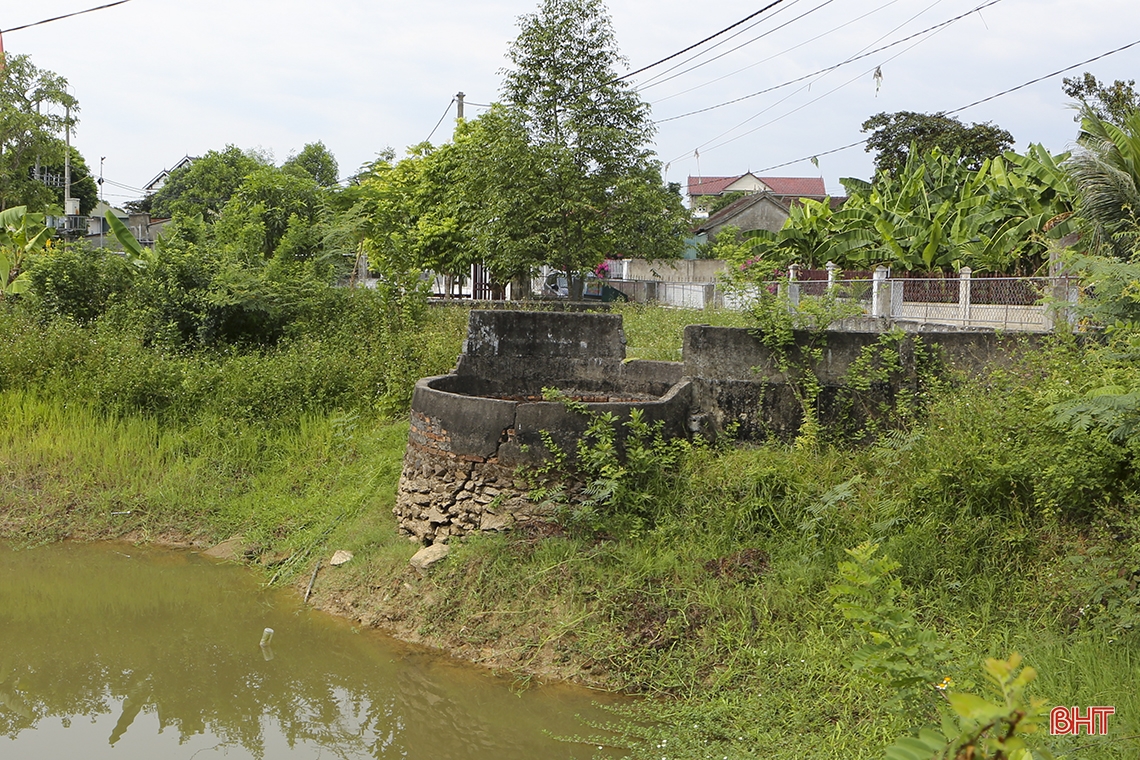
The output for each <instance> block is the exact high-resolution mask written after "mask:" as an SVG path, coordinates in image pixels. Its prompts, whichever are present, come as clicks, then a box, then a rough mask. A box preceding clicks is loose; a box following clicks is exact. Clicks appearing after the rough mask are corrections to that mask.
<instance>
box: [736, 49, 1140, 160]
mask: <svg viewBox="0 0 1140 760" xmlns="http://www.w3.org/2000/svg"><path fill="white" fill-rule="evenodd" d="M1137 45H1140V40H1136V41H1135V42H1129V43H1128V44H1127V45H1121V46H1120V47H1118V48H1115V49H1113V50H1109V51H1107V52H1104V53H1101V54H1100V55H1097V56H1093V57H1092V58H1089V59H1088V60H1085V61H1081V62H1080V63H1074V64H1073V65H1072V66H1066V67H1065V68H1063V69H1058V70H1057V71H1054V72H1052V73H1050V74H1045V75H1044V76H1040V77H1036V78H1034V79H1030V80H1029V81H1028V82H1023V83H1021V84H1019V85H1017V86H1016V87H1010V88H1009V89H1008V90H1002V91H1001V92H998V93H994V94H993V95H990V96H989V97H986V98H982V99H981V100H975V101H974V102H973V103H969V104H967V105H964V106H962V107H960V108H955V109H954V110H952V111H941V112H940V113H941V115H943V116H945V115H949V114H954V113H960V112H962V111H965V110H966V109H968V108H973V107H974V106H978V105H981V104H982V103H988V102H989V101H991V100H995V99H997V98H1000V97H1002V96H1003V95H1009V94H1010V93H1011V92H1017V91H1018V90H1022V89H1025V88H1026V87H1028V86H1030V85H1032V84H1037V83H1038V82H1043V81H1045V80H1046V79H1052V78H1053V77H1056V76H1060V75H1061V74H1067V73H1068V72H1070V71H1072V70H1073V69H1077V68H1080V67H1081V66H1087V65H1088V64H1090V63H1094V62H1096V61H1099V60H1100V59H1102V58H1107V57H1108V56H1110V55H1115V54H1116V53H1121V52H1123V51H1125V50H1128V49H1129V48H1134V47H1136V46H1137ZM869 139H870V138H864V139H862V140H860V141H859V142H853V143H851V144H850V145H844V146H843V147H842V148H833V149H831V150H827V151H824V152H822V153H813V154H812V155H810V156H804V157H803V158H797V159H794V160H792V161H785V162H784V163H782V164H775V165H774V166H769V167H767V168H764V169H758V170H757V171H761V172H767V171H771V170H773V169H781V168H783V167H785V166H791V165H792V164H798V163H801V162H803V161H810V160H812V159H813V158H819V157H820V156H827V155H830V154H832V153H838V152H840V151H843V150H849V149H851V148H854V147H857V146H859V145H862V144H863V143H865V142H867V140H869Z"/></svg>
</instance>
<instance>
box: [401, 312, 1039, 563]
mask: <svg viewBox="0 0 1140 760" xmlns="http://www.w3.org/2000/svg"><path fill="white" fill-rule="evenodd" d="M887 327H889V325H880V324H877V323H876V324H868V325H863V324H860V325H859V326H858V327H857V328H856V329H854V330H847V331H832V332H829V333H828V335H827V336H826V341H825V346H826V347H825V350H824V352H823V355H822V359H821V361H819V362H818V363H817V362H812V364H813V369H814V371H815V373H816V374H817V377H818V379H819V380H820V382H821V383H822V385H823V390H822V392H821V394H820V397H819V399H818V402H819V412H820V417H821V421H822V422H824V424H829V411H828V410H829V407H830V406H831V405H832V401H831V399H832V397H835V396H836V394H837V393H840V392H841V391H842V390H843V386H844V385H845V383H846V382H847V374H848V372H849V371H850V370H851V368H852V366H853V365H854V364H855V362H856V360H857V359H858V357H859V356H860V353H861V352H862V350H863V349H864V348H866V347H868V346H871V345H873V344H874V343H875V342H876V341H877V340H878V338H879V336H880V335H881V334H882V331H883V330H884V329H886V328H887ZM918 337H919V336H918V335H913V334H912V335H909V336H907V338H906V340H904V341H903V342H902V343H901V344H900V345H899V359H900V362H901V364H902V365H903V366H904V369H903V372H902V376H901V378H898V379H896V380H894V381H892V382H891V383H887V384H883V385H884V387H882V388H877V387H876V388H873V390H874V392H875V393H876V394H878V395H877V396H876V398H877V399H880V400H882V401H883V402H885V403H890V402H891V401H892V400H893V398H894V395H895V394H896V393H898V392H900V391H903V390H907V389H906V388H903V387H902V386H904V385H906V384H907V383H911V382H913V380H914V378H913V375H914V369H913V367H914V358H913V356H914V351H913V345H914V341H915V340H916V339H918ZM808 338H809V336H807V335H806V334H804V335H797V336H796V341H795V344H794V345H793V346H792V347H791V350H790V353H791V358H792V360H793V361H795V360H797V359H800V360H802V359H804V358H805V357H804V356H803V355H802V353H801V351H800V347H801V346H802V345H806V342H807V340H808ZM921 338H922V340H923V341H924V342H926V343H927V344H929V345H933V346H936V347H937V350H938V351H939V353H940V354H941V356H942V358H943V360H944V361H945V362H946V363H947V364H948V365H950V366H953V367H956V368H958V369H959V370H961V371H966V372H976V371H978V370H980V369H981V368H983V367H985V366H987V365H990V364H992V363H993V362H995V361H998V362H1000V361H1003V360H1005V359H1006V358H1007V357H1009V356H1010V355H1012V354H1014V353H1016V350H1018V349H1019V347H1022V346H1024V345H1025V344H1024V343H1023V342H1022V341H1021V339H1018V338H1016V337H1013V336H1003V335H996V334H994V333H992V332H988V333H983V332H959V333H945V332H939V333H925V332H924V333H922V334H921ZM624 357H625V341H624V335H623V333H622V328H621V318H620V317H618V316H616V315H594V314H561V313H541V312H509V311H496V312H481V311H473V312H472V313H471V317H470V321H469V325H468V339H467V341H466V343H465V345H464V353H463V355H462V356H461V357H460V360H459V363H458V365H457V368H456V370H455V371H454V372H453V373H451V374H449V375H443V376H440V377H433V378H424V379H421V380H420V381H419V382H418V383H417V384H416V390H415V393H414V395H413V399H412V412H411V429H410V432H409V436H408V445H407V450H406V453H405V457H404V467H403V471H402V474H401V477H400V485H399V490H398V492H397V496H396V506H395V508H394V509H393V512H394V513H395V515H396V518H397V522H398V524H399V529H400V532H401V534H402V535H405V536H407V537H408V538H409V539H411V540H413V541H416V542H418V543H421V544H424V545H430V544H436V543H446V542H448V541H449V540H450V539H451V538H452V537H454V536H462V535H465V534H468V533H471V532H474V531H500V530H506V529H508V528H509V527H511V526H512V525H513V524H515V523H517V522H525V521H529V520H533V519H549V518H550V517H551V514H550V513H549V511H548V510H545V509H544V508H543V507H541V506H540V505H537V504H535V503H533V502H531V501H530V500H529V499H528V498H527V492H528V488H529V485H528V484H527V483H526V482H525V481H524V479H523V478H520V477H519V476H518V475H517V472H519V471H523V472H525V471H526V470H527V468H529V469H531V470H533V468H535V467H536V466H538V465H539V464H540V463H541V462H542V461H544V458H545V456H546V452H545V449H544V446H543V435H544V434H549V436H550V437H551V438H552V439H553V440H554V442H555V444H556V445H557V446H558V447H559V448H561V449H562V450H563V451H565V452H567V453H568V454H570V455H571V456H573V453H574V451H575V450H576V444H577V441H578V440H579V438H580V437H581V436H582V434H583V433H584V431H585V429H586V425H587V423H588V420H587V418H586V417H585V416H583V415H582V414H579V413H577V412H573V411H571V410H568V409H567V408H566V407H565V406H564V405H563V404H561V403H558V402H546V401H540V400H537V399H539V398H541V395H542V389H543V388H544V387H549V386H554V387H557V388H559V389H560V390H562V391H563V392H564V393H567V394H569V395H571V396H572V397H575V398H577V399H579V400H583V401H585V402H586V403H587V406H588V407H589V408H590V409H591V410H592V411H594V412H607V413H612V414H614V415H615V416H616V418H617V419H618V420H622V419H628V417H629V415H630V414H631V413H632V411H633V410H634V409H640V410H641V411H642V413H643V414H644V416H645V419H646V420H647V421H648V422H650V423H651V424H653V423H657V422H660V423H661V424H662V425H663V430H662V432H663V435H665V437H667V438H678V437H686V436H688V435H690V434H691V432H693V431H694V430H697V429H699V430H702V431H706V432H709V433H712V434H715V433H716V432H717V431H719V430H724V429H725V428H727V427H729V426H730V425H731V426H733V427H735V428H736V435H737V436H738V438H739V439H741V440H746V441H748V440H752V441H762V440H767V439H769V438H771V437H773V436H774V437H777V438H789V437H791V436H793V435H795V433H796V431H797V429H798V428H799V425H800V423H801V420H800V407H799V404H798V402H797V401H796V399H795V397H794V394H793V393H792V392H791V388H790V387H789V386H788V383H787V379H786V378H785V377H784V376H783V373H782V372H780V370H779V368H778V367H777V366H776V364H777V363H776V362H775V361H774V359H773V356H772V355H771V352H770V351H769V350H768V349H767V348H766V347H765V346H764V344H763V342H762V341H760V340H759V339H758V338H757V337H756V335H755V334H754V333H753V332H752V331H749V330H745V329H736V328H718V327H709V326H707V325H692V326H689V327H688V328H686V330H685V341H684V362H683V364H682V363H676V362H645V361H632V362H628V361H625V360H624ZM911 390H914V389H911ZM617 432H618V433H619V440H618V448H619V451H620V450H621V445H622V442H621V439H620V433H621V432H622V431H621V428H620V423H619V428H618V431H617ZM520 468H522V469H521V470H520Z"/></svg>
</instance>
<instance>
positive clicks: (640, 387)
mask: <svg viewBox="0 0 1140 760" xmlns="http://www.w3.org/2000/svg"><path fill="white" fill-rule="evenodd" d="M624 357H625V342H624V335H623V333H622V330H621V317H620V316H615V315H609V314H576V313H552V312H512V311H473V312H472V313H471V316H470V319H469V322H468V337H467V340H466V341H465V343H464V352H463V354H462V355H461V356H460V358H459V363H458V365H457V367H456V370H455V372H453V373H451V374H449V375H441V376H438V377H430V378H424V379H422V380H420V381H419V382H418V383H416V389H415V392H414V394H413V396H412V413H411V430H410V432H409V436H408V448H407V453H406V455H405V458H404V469H403V472H402V474H401V478H400V486H399V490H398V493H397V497H396V506H395V508H394V510H393V511H394V512H395V514H396V517H397V521H398V523H399V525H400V530H401V532H402V533H403V534H404V535H406V536H408V537H410V538H412V539H413V540H415V541H418V542H421V543H425V544H430V543H433V542H441V541H442V542H446V541H448V540H450V538H451V537H452V536H457V535H465V534H466V533H469V532H471V531H473V530H502V529H505V528H507V527H509V526H510V525H511V524H513V523H514V522H518V521H525V520H529V519H532V518H533V517H535V516H537V515H542V514H544V512H543V510H542V509H541V508H540V507H539V506H537V505H534V504H532V503H531V502H530V501H529V500H528V499H527V498H526V494H527V490H528V488H529V486H528V485H527V484H526V483H523V482H520V480H519V479H518V478H517V477H516V472H518V471H519V469H520V468H531V469H532V470H533V468H535V467H537V466H538V465H541V464H542V463H543V462H545V461H546V460H547V459H548V457H549V453H550V452H549V451H548V449H547V445H546V444H547V442H548V441H549V442H551V443H553V445H554V446H555V447H557V448H558V449H559V450H561V451H564V452H566V453H567V454H568V455H569V457H570V461H573V459H574V455H575V452H576V451H577V446H578V442H579V441H580V440H581V439H582V437H583V435H584V434H585V433H586V429H587V426H588V425H589V423H590V419H591V415H594V414H604V413H609V414H613V415H614V416H615V418H616V419H617V420H618V423H617V428H616V432H617V434H618V435H617V444H618V448H619V451H620V450H621V446H622V443H623V440H624V427H622V422H624V421H625V420H628V419H629V418H630V415H631V413H632V412H633V410H634V409H638V410H640V411H641V413H642V415H643V417H644V419H645V420H646V421H647V422H649V423H651V424H655V423H658V422H660V424H661V425H662V431H663V434H664V435H665V436H666V437H668V438H676V437H685V436H687V435H688V433H689V429H688V423H689V412H690V409H691V406H692V396H691V390H690V384H689V383H688V382H687V381H684V380H683V379H682V377H681V369H682V366H681V364H679V363H677V362H649V361H631V362H626V361H624ZM545 388H556V389H558V390H559V391H560V392H562V393H563V394H565V395H566V396H568V397H569V398H572V399H574V400H576V401H580V402H583V403H584V404H585V406H586V409H587V410H588V412H589V414H582V413H580V412H578V411H575V410H573V409H570V408H568V406H567V405H566V404H564V403H562V402H559V401H545V400H543V389H545Z"/></svg>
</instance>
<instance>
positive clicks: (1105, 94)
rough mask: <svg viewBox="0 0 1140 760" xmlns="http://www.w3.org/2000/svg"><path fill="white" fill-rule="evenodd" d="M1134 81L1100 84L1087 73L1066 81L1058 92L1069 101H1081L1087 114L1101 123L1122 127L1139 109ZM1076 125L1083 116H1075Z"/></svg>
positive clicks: (1067, 78) (1138, 96)
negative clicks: (1060, 91)
mask: <svg viewBox="0 0 1140 760" xmlns="http://www.w3.org/2000/svg"><path fill="white" fill-rule="evenodd" d="M1135 84H1136V80H1134V79H1129V80H1128V81H1126V82H1125V81H1122V80H1120V79H1117V80H1116V81H1114V82H1113V83H1112V84H1102V83H1101V82H1100V80H1098V79H1097V78H1096V77H1095V76H1093V75H1092V74H1091V73H1090V72H1088V71H1086V72H1085V73H1084V74H1083V75H1082V76H1081V77H1080V79H1078V78H1076V77H1065V78H1064V79H1063V80H1062V87H1061V89H1062V90H1064V92H1065V94H1066V95H1068V96H1069V97H1070V98H1074V99H1076V100H1078V101H1080V103H1081V105H1082V106H1084V108H1085V109H1087V110H1088V112H1089V113H1090V114H1091V115H1092V116H1095V117H1096V118H1098V119H1100V120H1102V121H1110V122H1112V123H1114V124H1116V125H1122V124H1124V122H1125V121H1126V120H1127V119H1128V117H1129V116H1131V115H1132V113H1133V112H1134V111H1135V110H1136V109H1137V107H1140V94H1137V92H1136V90H1135V87H1134V86H1135ZM1076 118H1077V121H1080V120H1081V119H1082V116H1077V117H1076Z"/></svg>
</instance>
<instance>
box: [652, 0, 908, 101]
mask: <svg viewBox="0 0 1140 760" xmlns="http://www.w3.org/2000/svg"><path fill="white" fill-rule="evenodd" d="M897 2H899V0H888V2H886V3H884V4H882V5H880V6H879V7H878V8H872V9H871V10H869V11H867V12H866V13H864V14H862V15H860V16H856V17H855V18H853V19H851V20H850V21H845V22H843V23H842V24H840V25H839V26H835V27H832V28H831V29H828V30H827V31H826V32H821V33H819V34H817V35H816V36H814V37H810V38H808V39H806V40H804V41H803V42H800V43H798V44H796V45H792V46H791V47H790V48H784V49H783V50H781V51H780V52H778V53H773V54H772V55H770V56H768V57H767V58H761V59H760V60H758V61H753V62H752V63H750V64H748V65H747V66H742V67H741V68H739V69H737V70H735V71H730V72H728V73H727V74H724V75H722V76H719V77H716V78H715V79H710V80H708V81H707V82H702V83H701V84H698V85H694V86H693V87H690V88H689V89H687V90H681V91H680V92H675V93H673V94H672V95H666V96H665V97H663V98H657V100H655V101H654V103H657V104H660V103H664V102H665V101H666V100H672V99H673V98H676V97H680V96H681V95H687V94H688V93H690V92H693V91H694V90H699V89H701V88H702V87H707V86H708V85H710V84H715V83H716V82H719V81H721V80H722V79H728V78H729V77H731V76H736V75H737V74H739V73H740V72H742V71H747V70H748V69H751V68H754V67H756V66H759V65H760V64H762V63H767V62H768V61H771V60H773V59H774V58H779V57H780V56H782V55H787V54H788V53H790V52H792V51H793V50H799V49H800V48H802V47H803V46H804V45H810V44H811V43H813V42H815V41H816V40H819V39H822V38H824V37H826V36H827V35H829V34H832V33H834V32H837V31H839V30H840V29H843V28H845V27H848V26H850V25H851V24H854V23H855V22H856V21H862V20H863V19H865V18H867V17H868V16H870V15H873V14H875V13H878V12H879V11H881V10H883V9H884V8H888V7H890V6H892V5H894V4H895V3H897ZM694 68H696V67H694ZM691 70H692V69H690V71H691ZM817 73H818V72H817ZM808 76H812V75H811V74H809V75H808ZM756 94H757V95H759V94H760V93H756ZM745 97H750V96H745ZM672 118H675V119H676V118H680V117H678V116H674V117H672Z"/></svg>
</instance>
